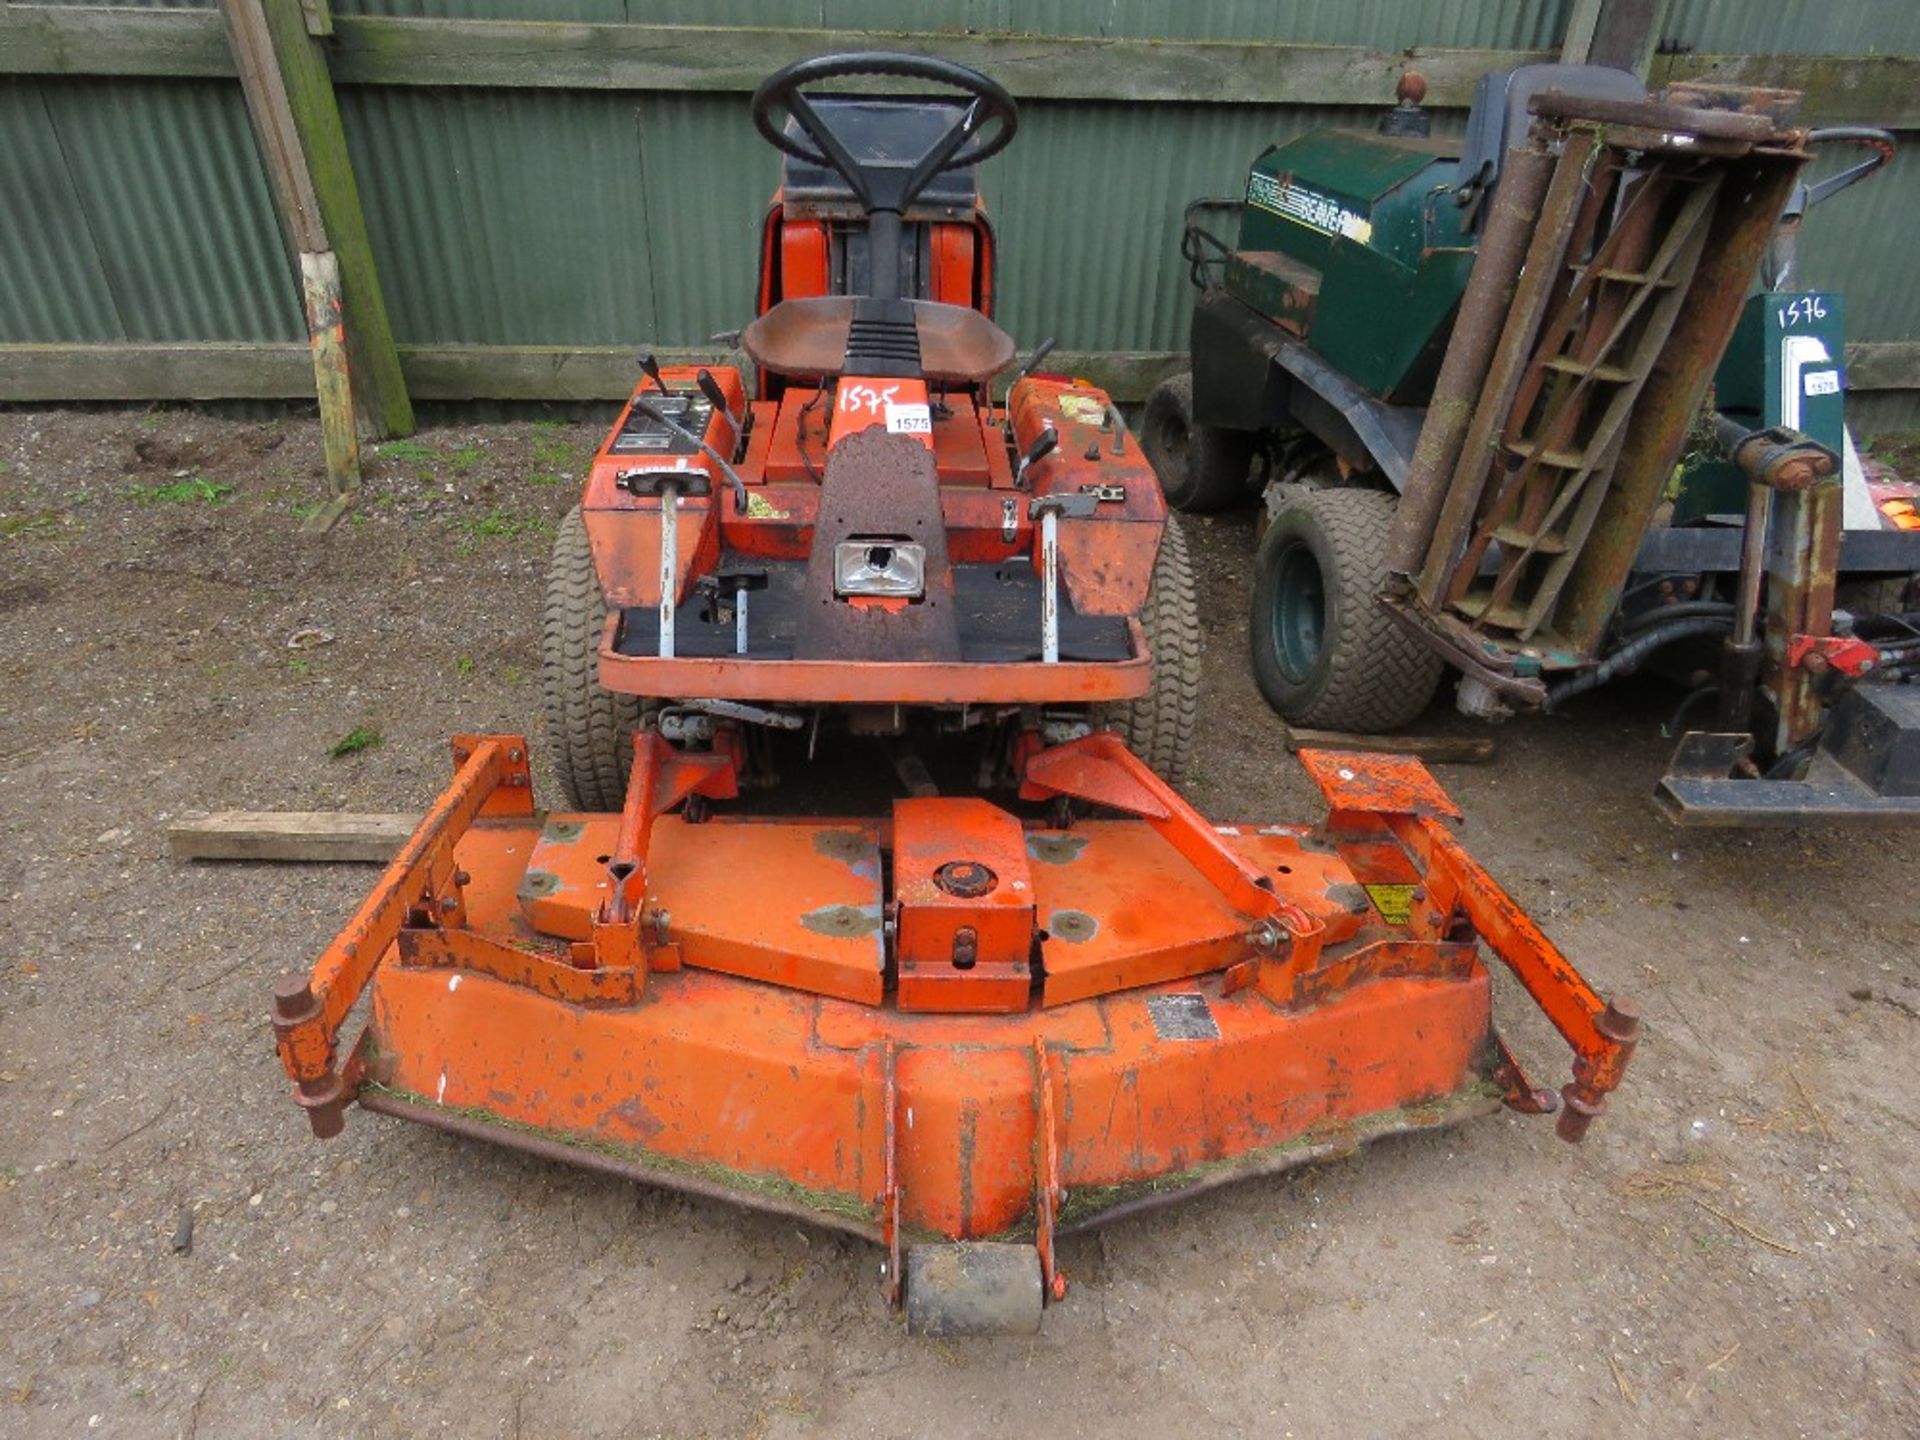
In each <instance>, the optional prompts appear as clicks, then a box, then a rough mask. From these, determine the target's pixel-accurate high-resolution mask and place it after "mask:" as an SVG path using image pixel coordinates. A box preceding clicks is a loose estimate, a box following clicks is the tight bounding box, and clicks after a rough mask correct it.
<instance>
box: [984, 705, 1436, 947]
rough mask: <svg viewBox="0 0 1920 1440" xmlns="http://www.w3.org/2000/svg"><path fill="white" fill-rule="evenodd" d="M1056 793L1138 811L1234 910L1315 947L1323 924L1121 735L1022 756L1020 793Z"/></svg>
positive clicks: (1039, 796)
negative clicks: (1278, 890) (1285, 895)
mask: <svg viewBox="0 0 1920 1440" xmlns="http://www.w3.org/2000/svg"><path fill="white" fill-rule="evenodd" d="M1435 789H1436V790H1438V787H1437V786H1436V787H1435ZM1060 795H1064V796H1068V797H1070V798H1072V799H1075V800H1086V801H1090V802H1092V803H1093V804H1095V805H1105V806H1108V807H1110V808H1112V809H1115V810H1124V811H1126V812H1127V813H1128V814H1130V815H1137V816H1139V817H1140V818H1141V819H1142V820H1145V821H1146V822H1147V824H1148V825H1149V826H1150V827H1151V828H1152V829H1153V830H1154V831H1156V832H1157V833H1158V834H1159V835H1160V836H1161V838H1163V839H1164V840H1166V841H1167V843H1168V844H1170V845H1171V846H1173V848H1174V849H1175V850H1177V851H1178V852H1179V853H1180V855H1181V856H1182V857H1183V858H1184V859H1185V860H1186V861H1187V863H1188V864H1190V865H1192V866H1193V868H1194V869H1196V870H1198V871H1199V872H1200V873H1201V874H1202V875H1203V876H1205V877H1206V879H1207V881H1208V883H1210V884H1211V885H1213V887H1214V888H1215V889H1217V890H1218V891H1219V892H1220V893H1221V895H1222V896H1224V897H1225V898H1226V900H1227V902H1228V903H1229V904H1230V905H1232V906H1233V907H1234V908H1235V909H1237V910H1239V911H1240V912H1241V913H1243V914H1245V915H1247V916H1249V917H1250V918H1252V919H1254V920H1270V921H1272V922H1273V923H1274V924H1276V925H1277V926H1279V927H1280V929H1281V930H1283V931H1285V933H1286V936H1287V937H1290V938H1291V940H1292V944H1293V950H1294V953H1295V955H1296V956H1301V955H1303V953H1305V951H1306V950H1307V949H1308V948H1310V949H1311V950H1313V951H1317V948H1318V944H1319V941H1320V938H1321V937H1322V935H1323V934H1324V933H1325V928H1326V927H1325V926H1323V925H1322V924H1321V923H1320V922H1319V921H1318V920H1315V919H1314V918H1313V917H1312V916H1310V915H1308V914H1307V913H1306V911H1304V910H1302V909H1301V908H1300V907H1299V906H1297V905H1295V904H1293V903H1292V902H1290V901H1287V900H1283V899H1281V898H1280V896H1279V895H1277V894H1275V893H1274V889H1273V882H1272V881H1271V880H1269V879H1268V878H1267V877H1266V876H1265V875H1264V874H1263V873H1261V871H1260V869H1259V868H1258V867H1257V866H1255V865H1253V864H1251V863H1250V862H1249V861H1247V860H1246V858H1245V857H1243V856H1242V855H1241V854H1240V853H1239V852H1238V851H1237V850H1235V849H1234V848H1233V847H1232V846H1230V845H1228V844H1227V843H1226V842H1225V841H1224V840H1222V839H1221V838H1220V835H1219V833H1218V832H1217V831H1215V829H1214V828H1213V826H1211V825H1209V824H1208V823H1207V821H1206V819H1205V817H1204V816H1202V815H1201V814H1200V812H1199V811H1197V810H1195V809H1194V808H1193V807H1192V806H1191V805H1189V804H1188V803H1187V802H1186V801H1185V800H1183V799H1182V798H1181V797H1180V794H1179V792H1178V791H1176V790H1175V789H1174V788H1173V787H1172V786H1171V785H1169V784H1167V782H1166V781H1164V780H1162V779H1161V778H1160V777H1159V776H1158V775H1156V774H1154V773H1153V771H1152V770H1151V769H1150V768H1149V767H1148V766H1147V764H1146V763H1145V762H1144V761H1143V760H1141V759H1140V757H1139V756H1137V755H1135V754H1134V753H1133V752H1132V751H1131V750H1129V749H1128V748H1127V746H1126V742H1125V741H1123V740H1121V739H1120V737H1119V736H1117V735H1114V734H1112V733H1111V732H1107V731H1100V732H1096V733H1095V734H1092V735H1083V736H1082V737H1080V738H1079V739H1078V740H1069V741H1067V742H1066V743H1065V744H1062V745H1054V746H1051V747H1049V748H1048V749H1045V750H1042V751H1040V752H1039V753H1038V754H1035V755H1032V756H1030V757H1028V759H1027V762H1026V767H1025V770H1024V772H1023V774H1022V777H1021V783H1020V796H1021V798H1022V799H1024V800H1050V799H1052V798H1054V797H1055V796H1060ZM1443 798H1444V797H1443Z"/></svg>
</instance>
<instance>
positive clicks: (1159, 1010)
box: [1147, 991, 1220, 1040]
mask: <svg viewBox="0 0 1920 1440" xmlns="http://www.w3.org/2000/svg"><path fill="white" fill-rule="evenodd" d="M1147 1014H1148V1015H1150V1016H1152V1017H1153V1033H1154V1034H1156V1035H1158V1036H1159V1037H1160V1038H1161V1039H1162V1040H1218V1039H1219V1038H1220V1026H1219V1025H1218V1024H1217V1023H1215V1021H1214V1018H1213V1010H1212V1008H1211V1007H1209V1006H1208V1004H1207V997H1206V996H1204V995H1200V994H1197V993H1194V992H1191V991H1189V992H1187V993H1185V994H1181V995H1149V996H1148V997H1147Z"/></svg>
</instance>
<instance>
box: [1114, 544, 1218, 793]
mask: <svg viewBox="0 0 1920 1440" xmlns="http://www.w3.org/2000/svg"><path fill="white" fill-rule="evenodd" d="M1140 628H1141V629H1142V630H1144V631H1146V635H1147V645H1148V647H1149V648H1150V649H1151V650H1152V651H1153V688H1152V689H1151V690H1149V691H1147V693H1146V694H1144V695H1142V696H1141V697H1140V698H1139V699H1138V700H1133V701H1129V702H1128V703H1126V704H1124V705H1115V706H1113V707H1111V708H1110V709H1109V710H1108V711H1107V712H1106V715H1105V717H1104V718H1105V719H1106V721H1107V723H1109V724H1111V725H1112V726H1113V728H1114V729H1115V730H1117V731H1118V732H1119V734H1120V738H1121V739H1123V740H1125V741H1126V742H1127V748H1128V749H1130V750H1132V751H1133V753H1134V754H1136V755H1138V756H1139V757H1140V758H1141V759H1142V760H1144V761H1146V762H1147V764H1148V765H1149V766H1150V767H1151V768H1152V769H1153V771H1154V773H1155V774H1157V775H1159V776H1160V778H1161V779H1163V780H1165V781H1166V782H1167V783H1168V784H1169V785H1172V786H1174V787H1175V788H1176V789H1178V788H1180V787H1181V786H1184V785H1185V784H1186V783H1187V781H1188V780H1190V779H1191V778H1192V768H1193V732H1194V727H1195V725H1196V724H1197V723H1198V721H1199V719H1200V655H1201V637H1200V604H1199V600H1198V599H1197V598H1196V596H1195V593H1194V587H1193V565H1192V562H1191V560H1190V559H1189V557H1188V555H1187V537H1186V534H1185V532H1184V531H1182V530H1181V528H1180V522H1179V521H1178V520H1177V519H1175V518H1174V517H1173V516H1171V515H1169V516H1168V517H1167V528H1166V529H1165V530H1164V531H1163V532H1162V533H1161V536H1160V553H1159V554H1158V555H1157V556H1155V557H1154V562H1153V580H1152V582H1151V583H1150V584H1149V585H1148V587H1147V603H1146V604H1145V606H1143V607H1142V609H1141V611H1140Z"/></svg>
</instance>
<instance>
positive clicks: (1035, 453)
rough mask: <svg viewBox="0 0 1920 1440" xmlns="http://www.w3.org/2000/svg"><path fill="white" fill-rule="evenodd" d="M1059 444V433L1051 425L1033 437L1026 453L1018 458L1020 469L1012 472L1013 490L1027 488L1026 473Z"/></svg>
mask: <svg viewBox="0 0 1920 1440" xmlns="http://www.w3.org/2000/svg"><path fill="white" fill-rule="evenodd" d="M1059 443H1060V432H1059V431H1058V430H1055V429H1054V428H1053V427H1052V426H1051V425H1049V426H1048V427H1047V428H1046V429H1044V430H1042V431H1041V432H1040V433H1039V434H1038V435H1036V436H1034V437H1033V443H1032V444H1031V445H1029V446H1028V447H1027V453H1026V454H1024V455H1022V456H1021V457H1020V468H1019V469H1017V470H1015V471H1014V472H1013V484H1014V488H1015V489H1018V490H1024V489H1026V488H1027V472H1028V471H1029V470H1031V469H1032V468H1033V467H1034V466H1036V465H1038V464H1039V463H1040V462H1041V461H1042V460H1044V459H1046V458H1047V456H1049V455H1051V454H1052V453H1053V450H1054V447H1055V446H1056V445H1058V444H1059Z"/></svg>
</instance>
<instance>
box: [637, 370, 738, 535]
mask: <svg viewBox="0 0 1920 1440" xmlns="http://www.w3.org/2000/svg"><path fill="white" fill-rule="evenodd" d="M633 408H634V409H636V410H638V411H639V412H640V413H641V414H642V415H645V416H646V417H647V418H648V419H649V420H652V421H654V422H655V423H656V424H658V425H662V426H664V427H666V429H667V431H668V432H669V433H670V434H674V435H678V436H679V437H680V438H681V439H682V440H685V441H686V442H687V443H688V444H690V445H697V446H699V447H700V450H701V453H702V454H704V455H706V456H707V457H708V458H709V459H711V460H712V461H713V463H714V464H716V465H718V466H719V467H720V473H721V474H723V475H725V476H726V477H727V484H728V485H729V486H731V487H732V489H733V502H734V514H736V515H745V514H746V513H747V483H746V481H744V480H742V479H741V478H740V476H739V475H738V474H737V473H735V471H734V468H733V466H731V465H729V464H728V463H727V457H726V456H724V455H722V454H721V453H720V452H719V451H718V450H716V449H714V448H713V447H712V446H711V445H709V444H708V443H707V442H706V441H705V440H703V439H702V438H701V437H700V436H698V435H696V434H694V433H693V432H692V431H691V430H689V429H687V427H686V426H684V425H682V424H681V423H680V422H679V421H678V420H676V419H674V418H673V417H672V416H671V415H668V414H666V413H665V412H664V411H662V410H661V409H660V408H659V407H658V406H656V405H655V404H654V403H653V402H652V401H651V400H642V399H640V398H639V397H638V396H635V397H634V401H633Z"/></svg>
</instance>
